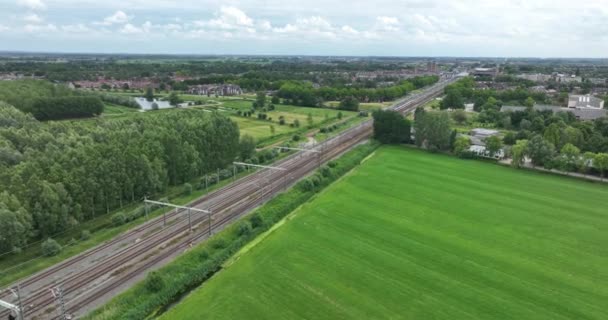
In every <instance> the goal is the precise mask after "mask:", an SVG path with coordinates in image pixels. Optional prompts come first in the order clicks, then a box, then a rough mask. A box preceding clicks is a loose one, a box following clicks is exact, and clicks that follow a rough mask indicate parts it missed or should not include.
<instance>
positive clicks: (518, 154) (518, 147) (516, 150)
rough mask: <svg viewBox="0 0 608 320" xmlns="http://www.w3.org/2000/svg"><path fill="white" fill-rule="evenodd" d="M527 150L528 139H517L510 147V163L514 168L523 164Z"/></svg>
mask: <svg viewBox="0 0 608 320" xmlns="http://www.w3.org/2000/svg"><path fill="white" fill-rule="evenodd" d="M527 152H528V140H517V142H516V143H515V145H514V146H513V147H512V148H511V157H512V161H511V165H512V166H513V167H515V168H519V167H520V166H521V165H523V163H524V160H525V157H526V154H527Z"/></svg>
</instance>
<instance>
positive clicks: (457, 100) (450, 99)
mask: <svg viewBox="0 0 608 320" xmlns="http://www.w3.org/2000/svg"><path fill="white" fill-rule="evenodd" d="M439 107H440V108H441V109H464V99H463V98H462V95H461V94H460V91H459V90H455V89H452V90H449V91H448V92H447V94H446V96H445V97H444V98H443V100H441V104H440V105H439Z"/></svg>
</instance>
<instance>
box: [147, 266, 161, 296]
mask: <svg viewBox="0 0 608 320" xmlns="http://www.w3.org/2000/svg"><path fill="white" fill-rule="evenodd" d="M144 286H145V287H146V290H148V291H150V292H157V291H160V290H162V288H163V287H164V286H165V280H164V279H163V277H162V275H161V274H160V272H158V271H152V272H150V273H148V276H147V277H146V282H145V284H144Z"/></svg>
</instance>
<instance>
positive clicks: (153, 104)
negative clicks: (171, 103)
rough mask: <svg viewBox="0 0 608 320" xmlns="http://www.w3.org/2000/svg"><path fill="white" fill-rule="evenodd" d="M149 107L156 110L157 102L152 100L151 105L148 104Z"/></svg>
mask: <svg viewBox="0 0 608 320" xmlns="http://www.w3.org/2000/svg"><path fill="white" fill-rule="evenodd" d="M150 108H152V110H158V103H156V102H152V105H151V106H150Z"/></svg>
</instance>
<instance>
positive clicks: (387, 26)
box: [376, 16, 399, 31]
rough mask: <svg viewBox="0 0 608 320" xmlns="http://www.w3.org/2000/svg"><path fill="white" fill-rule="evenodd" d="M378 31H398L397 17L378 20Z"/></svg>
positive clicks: (383, 17)
mask: <svg viewBox="0 0 608 320" xmlns="http://www.w3.org/2000/svg"><path fill="white" fill-rule="evenodd" d="M376 24H377V27H378V29H380V30H383V31H398V30H399V19H397V18H396V17H387V16H380V17H377V18H376Z"/></svg>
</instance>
